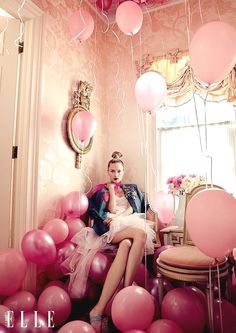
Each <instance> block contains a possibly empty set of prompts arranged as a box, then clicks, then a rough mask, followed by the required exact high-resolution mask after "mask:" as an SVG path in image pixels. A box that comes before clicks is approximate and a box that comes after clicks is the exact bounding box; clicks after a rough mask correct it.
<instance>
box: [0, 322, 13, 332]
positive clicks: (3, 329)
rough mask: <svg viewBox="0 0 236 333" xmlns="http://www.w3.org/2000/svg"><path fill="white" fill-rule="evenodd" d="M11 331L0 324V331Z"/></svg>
mask: <svg viewBox="0 0 236 333" xmlns="http://www.w3.org/2000/svg"><path fill="white" fill-rule="evenodd" d="M8 332H11V331H10V330H9V329H8V328H7V327H6V326H4V325H2V324H0V333H8Z"/></svg>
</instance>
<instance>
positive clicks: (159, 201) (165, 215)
mask: <svg viewBox="0 0 236 333" xmlns="http://www.w3.org/2000/svg"><path fill="white" fill-rule="evenodd" d="M150 205H151V208H152V209H153V210H154V211H155V212H157V213H158V219H159V220H160V222H161V223H163V224H164V225H168V224H170V222H171V220H172V218H173V216H174V198H173V195H172V194H170V193H166V192H165V191H163V190H161V191H158V192H153V193H152V194H151V196H150Z"/></svg>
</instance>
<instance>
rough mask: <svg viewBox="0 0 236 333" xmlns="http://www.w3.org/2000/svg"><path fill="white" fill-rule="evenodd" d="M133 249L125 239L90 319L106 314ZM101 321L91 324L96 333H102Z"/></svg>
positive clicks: (120, 245) (121, 243)
mask: <svg viewBox="0 0 236 333" xmlns="http://www.w3.org/2000/svg"><path fill="white" fill-rule="evenodd" d="M130 247H131V241H130V240H129V239H123V240H122V241H121V242H120V244H119V248H118V251H117V254H116V257H115V259H114V261H113V263H112V265H111V267H110V269H109V271H108V273H107V277H106V280H105V283H104V286H103V289H102V294H101V296H100V299H99V301H98V303H97V304H96V305H95V307H94V308H93V309H92V310H91V312H90V318H92V317H93V318H94V316H101V315H102V314H103V312H104V309H105V307H106V305H107V303H108V301H109V300H110V299H111V297H112V296H113V294H114V293H115V291H116V289H117V287H118V285H119V283H120V281H121V279H122V277H123V276H124V273H125V269H126V266H127V258H128V255H129V251H130ZM101 324H102V323H101V321H100V320H95V321H94V322H93V321H92V322H91V325H92V326H93V328H94V329H95V331H96V333H100V332H101Z"/></svg>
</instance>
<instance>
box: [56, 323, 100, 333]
mask: <svg viewBox="0 0 236 333" xmlns="http://www.w3.org/2000/svg"><path fill="white" fill-rule="evenodd" d="M57 333H96V332H95V331H94V329H93V327H92V326H91V325H90V324H88V323H86V322H85V321H82V320H73V321H70V322H69V323H67V324H65V325H64V326H62V327H61V328H60V329H59V331H58V332H57Z"/></svg>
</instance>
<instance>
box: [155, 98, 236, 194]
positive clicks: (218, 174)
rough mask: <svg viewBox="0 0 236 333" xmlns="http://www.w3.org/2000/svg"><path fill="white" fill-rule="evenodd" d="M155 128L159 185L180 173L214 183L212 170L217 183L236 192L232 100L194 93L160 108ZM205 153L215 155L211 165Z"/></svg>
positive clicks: (229, 190)
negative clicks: (206, 98) (214, 99)
mask: <svg viewBox="0 0 236 333" xmlns="http://www.w3.org/2000/svg"><path fill="white" fill-rule="evenodd" d="M195 106H196V107H195ZM196 113H197V117H198V121H197V117H196ZM205 115H206V121H205ZM205 124H207V125H205ZM156 130H157V135H156V140H157V142H156V147H157V169H158V172H157V173H156V174H157V175H158V179H157V182H158V184H157V185H158V187H159V188H161V187H163V186H164V185H165V184H166V181H167V179H168V178H169V177H172V176H177V175H180V174H198V175H203V176H205V177H207V181H208V183H211V174H212V182H213V183H214V184H217V185H220V186H222V187H224V188H225V189H226V190H227V191H228V192H230V193H233V192H236V174H235V168H236V165H235V163H236V161H235V157H236V152H235V109H234V107H233V105H232V104H231V103H229V102H227V101H221V102H212V101H211V102H206V103H204V100H203V99H202V98H201V97H199V96H198V95H195V97H194V98H192V99H191V100H189V101H188V102H187V103H185V104H183V105H179V106H176V107H163V108H162V109H159V110H158V111H157V112H156ZM204 155H209V156H211V157H212V167H211V161H210V158H206V157H204ZM211 168H212V172H211Z"/></svg>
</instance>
